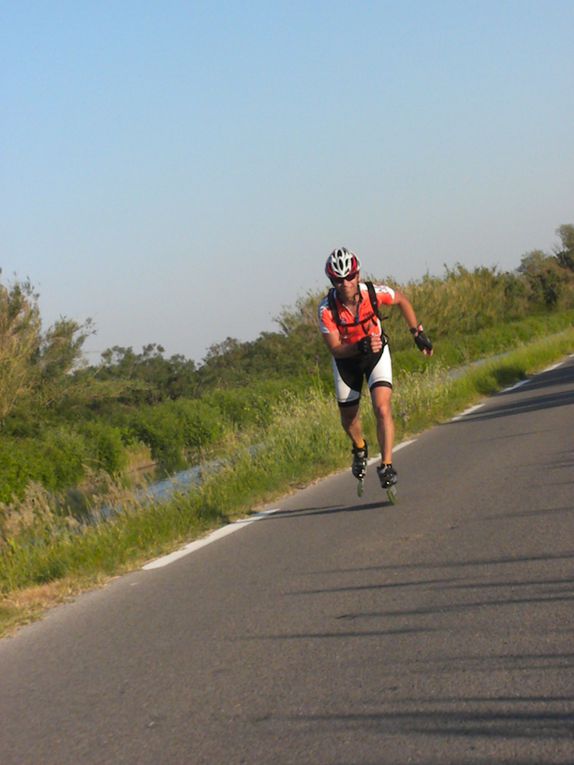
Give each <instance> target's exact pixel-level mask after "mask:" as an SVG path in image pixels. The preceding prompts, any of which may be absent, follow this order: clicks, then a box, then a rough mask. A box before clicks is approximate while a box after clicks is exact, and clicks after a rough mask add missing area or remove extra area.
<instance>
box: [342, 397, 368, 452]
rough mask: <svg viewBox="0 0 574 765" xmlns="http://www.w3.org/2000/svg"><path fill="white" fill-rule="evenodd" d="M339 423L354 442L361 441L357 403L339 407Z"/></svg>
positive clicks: (361, 427) (361, 433)
mask: <svg viewBox="0 0 574 765" xmlns="http://www.w3.org/2000/svg"><path fill="white" fill-rule="evenodd" d="M339 412H340V414H341V425H342V426H343V430H344V431H345V433H346V434H347V435H348V436H349V438H350V439H351V440H352V442H353V443H354V444H362V443H363V440H364V439H363V426H362V424H361V417H360V415H359V404H356V405H355V406H341V407H339Z"/></svg>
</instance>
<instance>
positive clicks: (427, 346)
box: [411, 324, 432, 356]
mask: <svg viewBox="0 0 574 765" xmlns="http://www.w3.org/2000/svg"><path fill="white" fill-rule="evenodd" d="M411 334H412V335H413V338H414V341H415V344H416V346H417V348H418V349H419V351H422V352H423V353H424V354H425V356H432V343H431V341H430V340H429V339H428V337H427V336H426V335H425V333H424V330H423V325H422V324H419V325H418V327H416V328H415V327H412V328H411Z"/></svg>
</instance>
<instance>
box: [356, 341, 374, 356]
mask: <svg viewBox="0 0 574 765" xmlns="http://www.w3.org/2000/svg"><path fill="white" fill-rule="evenodd" d="M356 345H357V348H358V349H359V353H360V354H361V356H367V355H368V354H369V353H372V351H371V338H370V337H364V338H363V339H362V340H359V342H358V343H356Z"/></svg>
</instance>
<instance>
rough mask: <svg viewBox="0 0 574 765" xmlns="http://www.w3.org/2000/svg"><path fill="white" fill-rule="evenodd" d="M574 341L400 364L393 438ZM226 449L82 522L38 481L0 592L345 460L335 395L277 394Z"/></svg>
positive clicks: (148, 540)
mask: <svg viewBox="0 0 574 765" xmlns="http://www.w3.org/2000/svg"><path fill="white" fill-rule="evenodd" d="M573 349H574V328H572V327H570V328H568V329H567V330H565V331H563V332H561V333H559V334H557V335H556V336H554V337H552V338H546V339H544V340H538V341H535V342H533V343H530V344H528V345H526V346H524V347H523V348H520V349H519V350H517V351H514V352H512V353H511V354H509V355H508V356H506V357H505V358H502V359H498V360H495V361H492V362H489V363H487V364H484V365H483V366H481V367H477V368H474V369H471V370H469V371H468V372H467V373H466V374H465V375H463V376H461V377H458V378H454V377H453V376H452V375H450V374H449V372H448V370H447V369H445V368H443V367H441V366H439V365H433V364H432V362H431V363H429V364H427V366H426V367H425V369H424V370H423V371H421V372H417V373H411V374H407V373H405V372H403V373H401V374H399V375H398V378H397V384H396V386H395V387H396V392H395V400H394V411H395V419H396V428H397V439H398V440H400V439H401V438H404V437H405V436H407V435H409V434H411V433H415V432H417V431H419V430H420V429H422V428H424V427H427V426H429V425H431V424H433V423H437V422H441V421H443V420H444V419H445V418H449V417H451V416H452V415H453V414H455V413H456V412H458V411H460V409H462V408H463V407H464V406H465V405H467V404H468V403H472V402H474V401H476V400H477V399H478V398H480V397H481V396H484V395H485V394H489V393H492V392H494V391H496V390H499V389H500V388H501V387H502V386H504V385H507V384H509V383H511V382H513V381H516V380H518V379H521V378H523V377H525V376H526V375H528V374H529V373H531V372H532V371H534V370H537V369H540V368H541V367H543V366H545V365H546V364H548V363H550V362H551V361H553V360H555V359H556V358H560V357H562V356H564V355H565V354H566V353H569V352H571V351H572V350H573ZM364 417H365V425H366V429H367V433H368V437H369V438H370V439H371V441H372V442H373V443H375V441H376V439H375V435H374V422H373V417H372V414H371V413H370V411H369V407H368V405H367V402H365V406H364ZM262 435H264V443H263V447H262V448H258V449H256V450H253V448H252V444H253V439H254V437H255V436H257V438H259V439H260V438H261V437H262ZM226 456H227V462H226V466H225V467H224V468H223V469H222V470H221V471H220V472H219V473H218V474H217V475H211V476H208V477H207V478H206V480H205V482H204V483H203V484H202V485H201V486H200V487H198V488H196V489H194V490H192V491H190V492H189V493H186V494H183V493H182V494H179V495H177V496H175V497H174V498H173V499H171V500H170V501H167V502H164V503H159V502H150V503H147V504H145V505H140V504H138V503H137V502H136V501H135V500H134V497H133V495H131V494H130V493H129V492H126V491H125V489H122V488H121V487H119V488H114V487H111V488H110V494H111V495H112V494H113V492H115V495H114V496H110V501H111V500H113V501H114V503H115V506H116V507H117V508H118V512H117V514H116V515H115V516H114V517H113V518H112V519H111V520H109V521H107V522H105V523H100V524H98V525H83V526H82V525H78V524H77V522H74V520H73V519H71V518H70V517H68V516H62V514H61V512H59V511H58V508H57V507H54V505H53V499H52V498H51V496H50V495H49V494H48V493H47V492H45V490H41V489H39V488H38V487H36V489H35V490H34V492H32V493H31V494H30V495H29V496H28V498H27V503H28V504H27V506H26V507H23V508H21V511H22V513H21V518H26V521H25V522H24V523H23V524H21V525H20V527H19V528H16V527H11V528H8V529H7V527H6V524H5V525H4V534H3V542H2V548H1V551H2V555H1V556H0V592H3V593H9V592H11V591H14V590H15V589H18V588H23V587H26V586H30V585H34V584H39V583H45V582H51V581H54V580H57V579H61V578H64V577H67V578H70V577H72V578H76V579H78V578H79V579H86V578H87V579H90V578H91V579H92V580H93V579H94V578H97V577H98V576H101V575H102V573H103V574H107V575H109V574H113V573H117V572H118V571H122V570H125V569H126V568H129V567H131V566H133V565H135V563H136V562H138V561H142V560H143V559H145V558H148V557H151V556H155V555H157V554H159V553H161V552H163V551H165V550H167V549H173V547H174V546H175V545H177V544H178V543H180V542H183V541H184V540H189V539H190V538H193V537H195V536H198V535H200V534H202V533H204V532H205V531H206V530H208V529H209V528H213V527H214V526H217V525H220V524H221V523H224V522H226V521H229V520H231V519H234V518H237V517H239V516H241V515H244V514H246V513H248V512H249V511H250V510H252V509H253V508H254V507H255V506H256V505H258V504H260V503H262V502H265V501H267V500H270V499H271V498H272V497H275V496H277V495H279V494H281V493H283V492H285V491H286V490H289V489H290V488H292V487H293V486H299V485H301V484H304V483H306V482H308V481H309V480H312V479H314V478H316V477H319V476H323V475H326V474H328V473H330V472H332V471H333V470H336V469H338V468H342V467H345V466H347V465H348V462H349V444H348V442H347V440H346V437H345V436H344V434H343V432H342V429H341V427H340V424H339V420H338V413H337V408H336V405H335V404H334V400H333V397H332V396H331V395H330V394H325V392H324V391H323V390H322V389H321V388H320V387H316V388H314V389H311V390H309V392H308V393H307V395H306V396H305V397H304V398H302V397H298V396H295V395H292V396H291V397H288V398H286V399H284V400H283V401H282V402H280V403H278V404H276V405H275V406H274V408H273V411H272V416H271V418H270V422H269V425H268V426H267V428H266V429H265V431H261V430H252V431H246V432H245V433H244V434H243V435H240V434H235V436H234V439H233V440H232V442H230V443H229V444H228V449H227V454H226ZM26 513H27V515H26ZM7 532H8V533H7ZM11 618H13V615H12V616H11ZM0 619H1V615H0Z"/></svg>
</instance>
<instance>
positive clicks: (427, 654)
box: [0, 358, 574, 765]
mask: <svg viewBox="0 0 574 765" xmlns="http://www.w3.org/2000/svg"><path fill="white" fill-rule="evenodd" d="M333 416H336V413H335V411H334V412H333ZM573 434H574V358H569V359H568V360H567V361H566V363H565V364H564V365H562V366H561V367H560V368H558V369H556V370H554V371H549V372H546V373H543V374H542V375H540V376H538V377H536V378H533V379H532V380H531V381H529V382H528V383H527V384H526V385H524V386H523V387H521V388H519V389H516V390H514V391H510V392H507V393H503V394H500V395H498V396H495V397H493V398H492V399H489V401H488V402H487V403H486V404H485V406H483V407H482V408H481V409H479V410H477V411H475V412H474V413H472V414H468V415H467V416H465V417H463V418H462V419H460V420H458V421H456V422H452V423H449V424H447V425H443V426H440V427H435V428H433V429H432V430H430V431H428V432H426V433H425V434H423V435H422V436H421V437H420V438H418V439H417V440H416V442H414V443H412V444H410V445H409V446H407V447H406V448H404V449H402V450H401V451H399V452H398V453H397V455H396V463H395V464H396V466H397V468H398V470H399V475H400V492H401V502H400V505H398V506H396V507H392V506H389V505H385V504H384V503H383V502H382V499H383V494H382V492H381V490H380V488H379V487H378V486H377V485H376V475H375V471H374V469H371V470H370V473H369V476H368V478H367V484H366V490H365V495H364V496H363V497H362V498H361V499H358V498H357V496H356V494H355V485H354V481H353V479H352V478H351V477H350V474H348V473H346V474H344V475H338V476H335V477H333V478H331V479H329V480H327V481H323V482H321V483H318V484H316V485H314V486H312V487H310V488H308V489H307V490H305V491H301V492H299V493H297V494H295V495H292V496H290V497H289V498H288V499H286V500H284V501H283V502H282V503H281V504H280V507H281V510H280V512H277V513H275V514H273V515H270V516H268V517H267V518H266V519H263V520H260V521H258V522H256V523H254V524H252V525H249V526H246V527H245V528H243V529H242V530H241V531H240V532H239V533H235V534H233V535H231V536H227V537H225V538H222V539H219V540H218V541H216V542H214V543H213V544H210V545H208V546H205V547H203V548H202V549H199V550H197V551H195V552H193V553H191V554H189V555H187V556H185V557H182V558H181V559H179V560H177V561H175V562H173V563H171V564H170V565H165V566H162V567H159V568H156V569H153V570H141V571H137V572H134V573H133V574H131V575H129V576H126V577H122V578H121V579H118V580H116V581H114V582H113V583H112V584H111V585H110V586H108V587H107V588H105V589H103V590H101V591H97V592H92V593H89V594H87V595H84V596H82V597H80V598H79V599H78V600H77V601H75V602H74V603H71V604H69V605H66V606H63V607H60V608H57V609H54V610H53V611H52V612H50V614H49V615H48V616H47V618H46V619H44V620H43V621H42V622H39V623H37V624H35V625H32V626H30V627H27V628H25V629H23V630H22V631H20V633H18V635H16V636H15V637H14V638H9V639H5V640H3V641H0V763H1V764H2V765H28V764H32V763H33V764H34V765H52V763H53V764H54V765H68V764H69V765H79V764H84V763H85V764H86V765H92V764H95V763H98V764H99V765H103V764H105V765H108V764H109V765H115V764H116V763H118V764H119V763H128V764H129V765H132V764H133V765H148V764H149V765H160V764H162V765H163V764H165V765H202V764H204V763H205V764H206V765H236V764H238V763H246V764H248V765H252V764H253V765H255V764H259V763H263V764H267V763H270V765H283V764H287V763H289V764H293V765H304V764H306V763H310V764H311V765H375V764H376V765H386V764H391V763H392V764H393V765H395V764H396V765H403V764H405V763H421V764H423V763H424V765H434V764H435V763H436V764H437V765H438V763H440V765H448V764H449V763H452V764H453V765H467V763H468V764H470V763H473V764H476V763H481V765H497V764H499V763H512V764H513V765H550V764H552V765H558V763H561V764H562V763H570V764H571V763H573V762H574V615H573V605H574V577H573V567H574V522H573V521H574V444H573Z"/></svg>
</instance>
